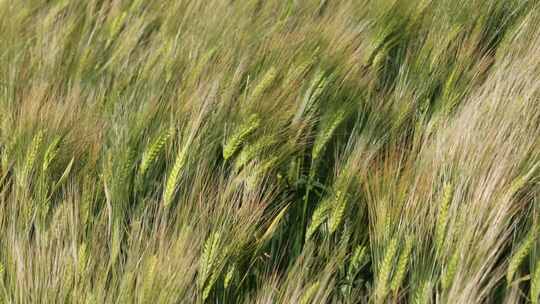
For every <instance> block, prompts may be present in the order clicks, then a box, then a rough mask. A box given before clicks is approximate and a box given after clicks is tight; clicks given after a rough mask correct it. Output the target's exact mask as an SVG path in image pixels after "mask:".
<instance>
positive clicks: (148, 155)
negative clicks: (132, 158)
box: [139, 130, 171, 176]
mask: <svg viewBox="0 0 540 304" xmlns="http://www.w3.org/2000/svg"><path fill="white" fill-rule="evenodd" d="M170 137H171V132H170V131H169V130H167V131H164V132H162V133H161V134H160V135H159V136H158V137H157V138H156V139H155V140H154V141H153V142H152V144H150V145H149V146H148V147H147V148H146V150H145V151H144V153H143V156H142V161H141V165H140V167H139V175H140V176H144V174H145V173H146V171H147V170H148V168H150V166H151V165H152V164H153V163H154V161H155V160H156V159H157V156H158V154H159V152H160V151H161V149H162V148H163V146H165V143H166V142H167V140H168V139H169V138H170Z"/></svg>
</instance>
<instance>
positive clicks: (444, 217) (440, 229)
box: [435, 183, 453, 252]
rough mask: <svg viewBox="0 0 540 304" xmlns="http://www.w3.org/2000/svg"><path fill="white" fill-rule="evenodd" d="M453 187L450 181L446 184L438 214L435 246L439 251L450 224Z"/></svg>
mask: <svg viewBox="0 0 540 304" xmlns="http://www.w3.org/2000/svg"><path fill="white" fill-rule="evenodd" d="M452 195H453V188H452V185H451V184H450V183H447V184H445V185H444V188H443V196H442V200H441V204H440V206H439V214H438V215H437V226H436V227H435V246H436V249H437V251H438V252H440V251H441V249H442V245H443V242H444V235H445V231H446V226H447V224H448V209H449V207H450V202H451V201H452Z"/></svg>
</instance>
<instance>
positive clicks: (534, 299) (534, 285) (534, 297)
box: [531, 259, 540, 304]
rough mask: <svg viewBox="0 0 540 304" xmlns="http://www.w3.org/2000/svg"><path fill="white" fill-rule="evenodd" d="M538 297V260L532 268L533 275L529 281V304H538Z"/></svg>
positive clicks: (539, 282) (539, 281) (539, 269)
mask: <svg viewBox="0 0 540 304" xmlns="http://www.w3.org/2000/svg"><path fill="white" fill-rule="evenodd" d="M539 296H540V259H538V261H536V265H535V267H534V274H533V277H532V280H531V303H533V304H538V297H539Z"/></svg>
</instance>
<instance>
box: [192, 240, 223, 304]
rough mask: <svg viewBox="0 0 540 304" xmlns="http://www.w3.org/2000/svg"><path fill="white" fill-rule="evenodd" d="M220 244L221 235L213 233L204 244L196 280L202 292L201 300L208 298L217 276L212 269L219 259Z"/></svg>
mask: <svg viewBox="0 0 540 304" xmlns="http://www.w3.org/2000/svg"><path fill="white" fill-rule="evenodd" d="M220 242H221V234H220V233H219V232H215V233H212V234H211V235H210V236H209V237H208V239H207V240H206V242H205V244H204V249H203V252H202V255H201V259H200V262H199V274H198V278H197V285H198V286H199V290H200V291H201V292H202V295H203V300H206V298H207V297H208V295H209V293H210V291H211V289H212V287H213V285H214V283H215V282H216V280H217V278H218V275H219V273H218V272H217V271H215V269H214V268H215V266H216V264H217V263H218V260H219V257H220V251H219V249H220V248H219V247H220ZM212 271H213V272H212Z"/></svg>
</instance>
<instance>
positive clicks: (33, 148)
mask: <svg viewBox="0 0 540 304" xmlns="http://www.w3.org/2000/svg"><path fill="white" fill-rule="evenodd" d="M43 134H44V132H43V131H42V130H40V131H39V132H38V133H37V134H36V135H35V136H34V138H33V139H32V143H31V144H30V149H29V150H28V154H27V155H26V160H25V162H24V166H23V169H22V178H21V183H24V182H26V179H27V178H28V176H29V175H30V173H31V171H32V169H33V167H34V163H35V162H36V158H37V155H38V152H39V148H40V147H41V142H42V141H43Z"/></svg>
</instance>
